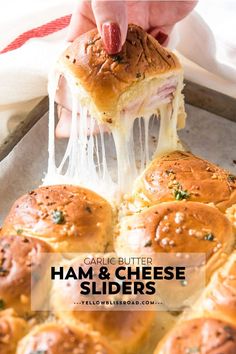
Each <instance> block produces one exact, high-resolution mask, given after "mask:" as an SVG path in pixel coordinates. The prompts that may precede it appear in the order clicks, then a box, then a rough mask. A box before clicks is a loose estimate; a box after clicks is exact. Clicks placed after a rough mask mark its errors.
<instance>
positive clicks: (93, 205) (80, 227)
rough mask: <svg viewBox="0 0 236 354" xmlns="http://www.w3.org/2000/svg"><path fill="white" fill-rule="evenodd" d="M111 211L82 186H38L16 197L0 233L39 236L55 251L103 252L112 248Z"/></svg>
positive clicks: (105, 203) (108, 206)
mask: <svg viewBox="0 0 236 354" xmlns="http://www.w3.org/2000/svg"><path fill="white" fill-rule="evenodd" d="M112 227H113V212H112V208H111V205H110V204H109V203H108V202H107V201H106V200H105V199H103V198H102V197H100V196H99V195H97V194H96V193H94V192H92V191H90V190H88V189H85V188H81V187H76V186H70V185H55V186H49V187H40V188H38V189H35V190H34V191H32V192H30V193H28V194H26V195H24V196H22V197H21V198H19V199H18V200H17V201H16V202H15V203H14V205H13V207H12V208H11V210H10V212H9V214H8V216H7V217H6V219H5V221H4V224H3V229H2V234H4V235H9V234H10V235H17V234H20V235H23V236H34V237H38V238H42V239H44V240H46V241H47V242H49V243H50V244H51V245H52V247H53V248H54V249H55V250H56V251H58V252H60V251H61V252H64V253H65V252H90V251H94V252H104V250H105V249H109V247H111V242H112Z"/></svg>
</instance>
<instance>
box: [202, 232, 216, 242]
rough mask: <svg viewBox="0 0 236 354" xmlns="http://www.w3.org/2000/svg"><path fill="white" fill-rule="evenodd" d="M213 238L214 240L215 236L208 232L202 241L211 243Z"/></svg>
mask: <svg viewBox="0 0 236 354" xmlns="http://www.w3.org/2000/svg"><path fill="white" fill-rule="evenodd" d="M214 238H215V236H214V235H213V234H212V233H211V232H209V234H206V235H205V236H204V240H207V241H213V240H214Z"/></svg>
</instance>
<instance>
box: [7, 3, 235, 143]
mask: <svg viewBox="0 0 236 354" xmlns="http://www.w3.org/2000/svg"><path fill="white" fill-rule="evenodd" d="M76 1H79V0H34V1H32V0H20V1H19V0H8V1H7V2H5V3H4V6H3V5H2V6H1V7H2V9H1V11H0V33H1V37H0V82H1V85H0V140H1V139H2V138H3V137H4V136H6V135H7V134H8V133H9V131H10V130H11V129H12V127H13V126H14V124H16V123H17V122H19V120H21V119H22V118H23V117H24V116H25V115H26V114H27V113H28V112H29V110H30V109H32V108H33V107H34V106H35V104H37V102H38V101H39V100H40V98H41V97H42V96H45V95H47V76H48V72H49V70H50V68H51V67H52V66H53V65H54V63H55V61H56V59H57V58H58V56H59V54H60V53H61V51H62V50H63V48H64V47H65V46H66V41H65V37H66V33H67V27H68V24H69V21H70V16H71V13H72V11H73V8H74V6H75V2H76ZM235 17H236V2H235V0H224V1H222V0H207V1H202V2H201V1H200V2H199V3H198V5H197V7H196V8H195V10H194V11H193V12H192V13H191V14H190V15H189V16H187V17H186V18H185V19H184V20H182V21H181V22H179V23H178V24H177V25H176V26H175V29H174V31H173V33H172V35H171V41H170V45H171V46H172V48H173V43H174V46H175V48H176V50H177V52H178V55H179V57H180V59H181V60H182V62H183V65H184V68H185V77H186V78H187V79H189V80H191V81H194V82H197V83H199V84H201V85H205V86H207V87H210V88H212V89H214V90H217V91H221V92H223V93H225V94H228V95H230V96H232V97H235V98H236V31H235V30H234V27H235V26H234V23H235Z"/></svg>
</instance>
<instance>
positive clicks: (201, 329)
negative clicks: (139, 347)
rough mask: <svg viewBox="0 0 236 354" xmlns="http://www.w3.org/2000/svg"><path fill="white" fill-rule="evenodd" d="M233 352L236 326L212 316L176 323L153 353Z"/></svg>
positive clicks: (227, 353) (230, 353)
mask: <svg viewBox="0 0 236 354" xmlns="http://www.w3.org/2000/svg"><path fill="white" fill-rule="evenodd" d="M185 353H186V354H187V353H188V354H190V353H199V354H200V353H201V354H220V353H222V354H235V353H236V327H235V326H233V325H230V324H229V323H227V322H224V321H220V320H217V319H213V318H198V319H192V320H189V321H185V322H183V323H180V324H178V325H177V326H176V327H174V328H173V330H172V331H171V332H170V333H168V334H167V335H166V336H165V337H164V339H163V340H162V341H161V342H160V343H159V345H158V346H157V348H156V350H155V351H154V354H185Z"/></svg>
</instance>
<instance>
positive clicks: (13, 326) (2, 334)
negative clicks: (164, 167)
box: [0, 309, 29, 354]
mask: <svg viewBox="0 0 236 354" xmlns="http://www.w3.org/2000/svg"><path fill="white" fill-rule="evenodd" d="M28 329H29V325H28V324H27V322H26V321H25V320H24V319H23V318H20V317H18V316H17V314H16V313H15V312H14V311H13V310H12V309H7V310H3V311H1V312H0V353H1V354H15V353H16V347H17V343H18V341H19V340H20V339H21V338H22V337H23V336H25V335H26V333H27V330H28Z"/></svg>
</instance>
